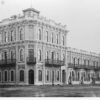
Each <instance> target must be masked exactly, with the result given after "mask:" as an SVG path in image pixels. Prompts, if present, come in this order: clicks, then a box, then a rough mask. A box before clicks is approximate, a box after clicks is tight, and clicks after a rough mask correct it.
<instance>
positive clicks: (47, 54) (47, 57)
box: [46, 51, 49, 59]
mask: <svg viewBox="0 0 100 100" xmlns="http://www.w3.org/2000/svg"><path fill="white" fill-rule="evenodd" d="M46 59H49V52H48V51H47V52H46Z"/></svg>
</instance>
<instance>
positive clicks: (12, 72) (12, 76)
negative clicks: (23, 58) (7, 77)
mask: <svg viewBox="0 0 100 100" xmlns="http://www.w3.org/2000/svg"><path fill="white" fill-rule="evenodd" d="M13 81H14V71H11V82H13Z"/></svg>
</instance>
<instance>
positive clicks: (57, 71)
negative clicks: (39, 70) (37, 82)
mask: <svg viewBox="0 0 100 100" xmlns="http://www.w3.org/2000/svg"><path fill="white" fill-rule="evenodd" d="M59 75H60V74H59V71H57V81H59Z"/></svg>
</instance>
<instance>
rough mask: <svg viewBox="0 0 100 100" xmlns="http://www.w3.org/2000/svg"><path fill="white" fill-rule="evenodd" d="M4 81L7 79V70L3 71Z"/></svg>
mask: <svg viewBox="0 0 100 100" xmlns="http://www.w3.org/2000/svg"><path fill="white" fill-rule="evenodd" d="M4 81H5V82H7V81H8V71H4Z"/></svg>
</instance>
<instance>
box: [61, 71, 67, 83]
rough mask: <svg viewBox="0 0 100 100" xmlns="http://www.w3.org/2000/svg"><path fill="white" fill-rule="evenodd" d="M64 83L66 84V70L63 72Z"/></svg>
mask: <svg viewBox="0 0 100 100" xmlns="http://www.w3.org/2000/svg"><path fill="white" fill-rule="evenodd" d="M62 82H63V83H65V82H66V72H65V70H62Z"/></svg>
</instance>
